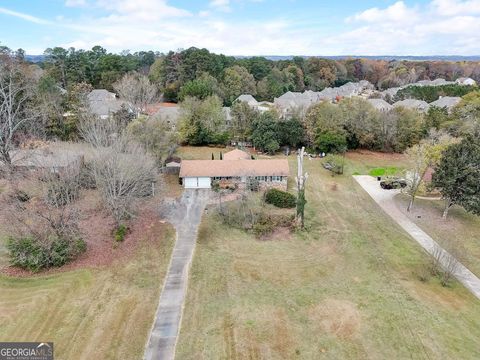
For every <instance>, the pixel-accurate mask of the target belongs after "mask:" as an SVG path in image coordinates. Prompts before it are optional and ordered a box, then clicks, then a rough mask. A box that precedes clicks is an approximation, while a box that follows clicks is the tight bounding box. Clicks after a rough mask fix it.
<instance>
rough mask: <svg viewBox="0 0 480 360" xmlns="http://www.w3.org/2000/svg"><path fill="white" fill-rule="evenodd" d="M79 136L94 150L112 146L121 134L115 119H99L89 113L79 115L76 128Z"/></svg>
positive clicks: (84, 112) (83, 112)
mask: <svg viewBox="0 0 480 360" xmlns="http://www.w3.org/2000/svg"><path fill="white" fill-rule="evenodd" d="M78 130H79V133H80V136H81V137H82V138H83V139H84V140H85V141H86V142H87V143H89V144H90V145H92V146H93V147H94V148H102V147H108V146H112V145H113V144H114V143H115V141H116V139H117V138H118V137H119V136H120V134H121V128H120V126H119V124H118V123H117V122H116V121H115V119H113V118H111V117H109V118H108V119H102V120H101V119H99V118H98V117H97V116H96V115H94V114H92V113H91V112H89V111H86V110H85V111H82V112H81V113H80V122H79V127H78Z"/></svg>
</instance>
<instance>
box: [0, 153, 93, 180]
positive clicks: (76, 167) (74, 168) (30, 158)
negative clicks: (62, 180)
mask: <svg viewBox="0 0 480 360" xmlns="http://www.w3.org/2000/svg"><path fill="white" fill-rule="evenodd" d="M10 158H11V159H12V166H13V167H14V168H15V169H17V170H20V171H22V170H23V171H48V172H50V173H54V174H59V175H65V174H68V175H78V174H79V173H80V170H81V169H82V167H83V164H84V156H83V154H80V153H77V152H74V151H68V150H50V149H48V148H43V149H20V150H13V151H11V152H10Z"/></svg>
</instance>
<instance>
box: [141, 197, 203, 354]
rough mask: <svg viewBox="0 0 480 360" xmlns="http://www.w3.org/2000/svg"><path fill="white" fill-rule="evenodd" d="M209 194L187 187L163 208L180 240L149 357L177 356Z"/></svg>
mask: <svg viewBox="0 0 480 360" xmlns="http://www.w3.org/2000/svg"><path fill="white" fill-rule="evenodd" d="M209 194H210V192H209V190H185V191H184V193H183V195H182V197H181V198H180V199H179V200H177V201H175V202H174V203H173V204H171V205H169V206H166V207H164V208H163V209H162V217H164V218H165V219H167V220H168V221H169V222H170V223H171V224H172V225H173V226H174V227H175V229H176V231H177V240H176V242H175V247H174V248H173V253H172V258H171V260H170V266H169V269H168V272H167V276H166V278H165V282H164V285H163V290H162V293H161V295H160V302H159V304H158V308H157V313H156V315H155V321H154V324H153V328H152V331H151V333H150V338H149V340H148V343H147V346H146V349H145V356H144V358H145V359H146V360H154V359H155V360H159V359H160V360H171V359H173V358H174V357H175V345H176V343H177V337H178V333H179V331H180V325H181V320H182V313H183V305H184V302H185V294H186V292H187V284H188V272H189V270H190V264H191V262H192V258H193V252H194V249H195V243H196V239H197V230H198V225H199V224H200V221H201V219H202V214H203V210H204V209H205V206H206V205H207V203H208V200H209Z"/></svg>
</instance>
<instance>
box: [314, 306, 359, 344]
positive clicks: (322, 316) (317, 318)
mask: <svg viewBox="0 0 480 360" xmlns="http://www.w3.org/2000/svg"><path fill="white" fill-rule="evenodd" d="M309 318H310V321H312V322H314V324H315V325H314V327H318V328H319V330H320V331H323V332H327V333H328V334H331V335H333V336H336V337H338V338H341V339H351V338H354V337H356V336H357V335H358V333H359V329H360V323H361V317H360V312H359V311H358V309H357V306H356V305H355V304H354V303H352V302H350V301H346V300H337V299H327V300H325V301H323V302H322V303H320V304H317V305H315V306H313V307H312V308H311V309H310V310H309Z"/></svg>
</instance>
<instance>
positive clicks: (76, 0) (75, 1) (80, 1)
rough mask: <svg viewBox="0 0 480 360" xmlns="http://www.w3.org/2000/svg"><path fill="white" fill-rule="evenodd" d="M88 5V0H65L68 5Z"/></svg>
mask: <svg viewBox="0 0 480 360" xmlns="http://www.w3.org/2000/svg"><path fill="white" fill-rule="evenodd" d="M86 5H87V1H86V0H66V1H65V6H68V7H81V6H86Z"/></svg>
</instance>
